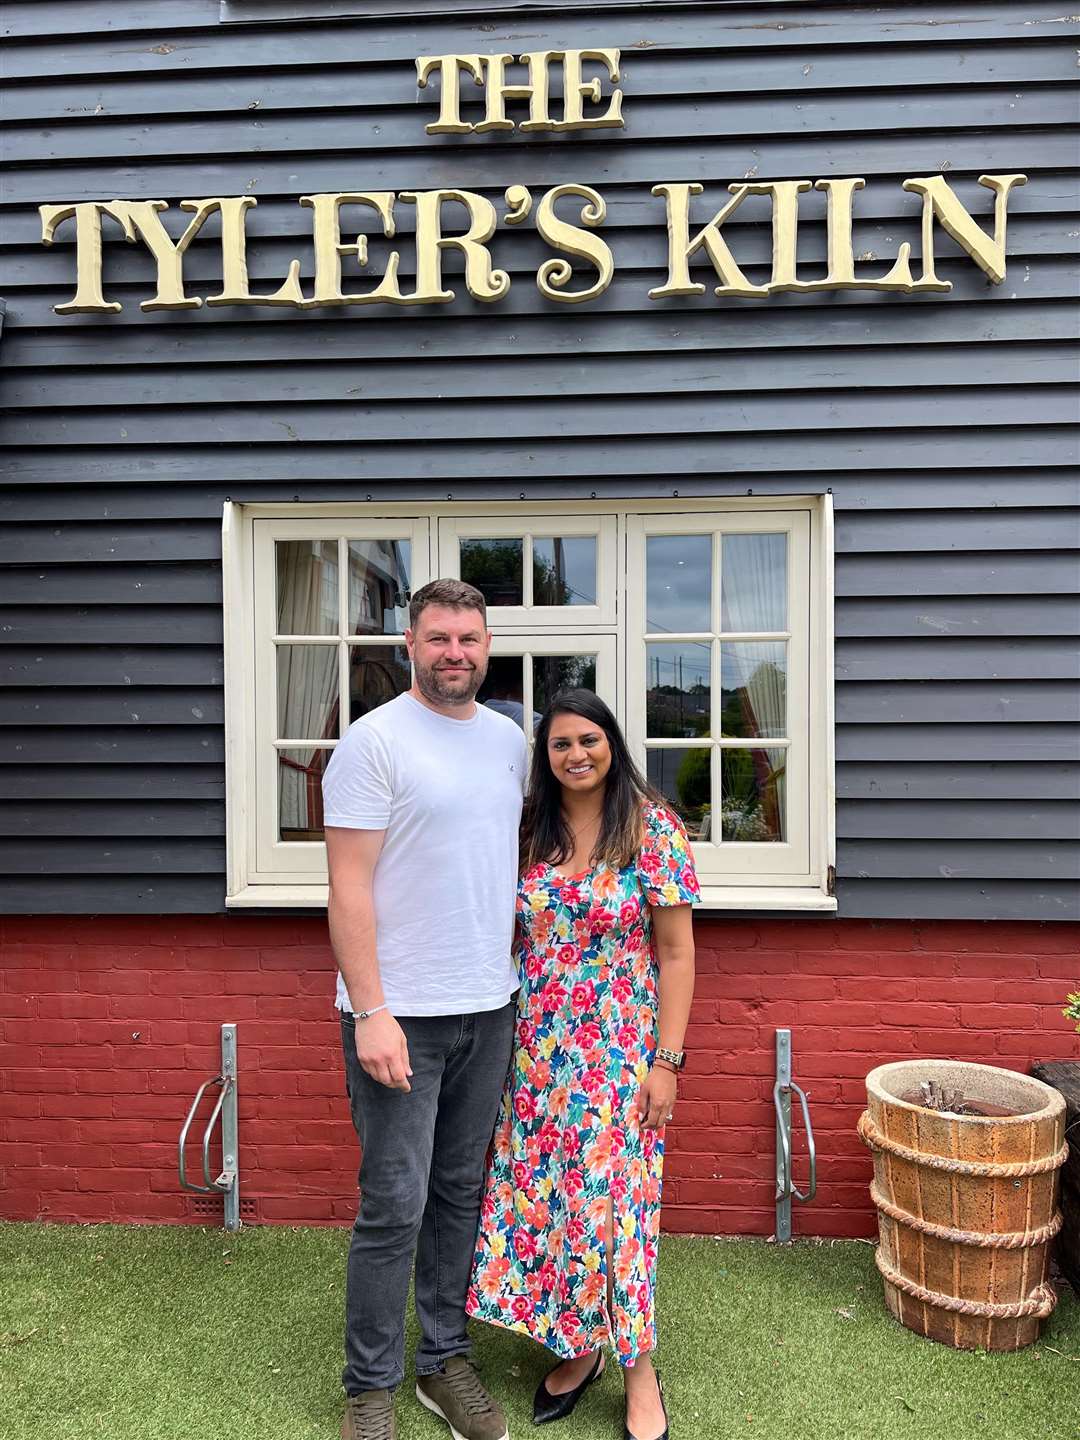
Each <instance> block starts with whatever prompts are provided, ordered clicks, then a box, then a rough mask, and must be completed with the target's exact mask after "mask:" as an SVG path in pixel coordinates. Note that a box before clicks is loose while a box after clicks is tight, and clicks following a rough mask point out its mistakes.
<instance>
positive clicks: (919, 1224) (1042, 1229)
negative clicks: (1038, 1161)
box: [870, 1185, 1064, 1250]
mask: <svg viewBox="0 0 1080 1440" xmlns="http://www.w3.org/2000/svg"><path fill="white" fill-rule="evenodd" d="M870 1199H871V1200H873V1202H874V1204H875V1205H876V1206H877V1208H878V1209H879V1210H880V1211H881V1212H882V1213H883V1214H885V1215H888V1216H889V1218H890V1219H892V1220H896V1221H899V1223H900V1224H901V1225H906V1226H907V1227H908V1229H909V1230H918V1231H920V1232H921V1233H922V1234H923V1235H932V1236H933V1237H934V1239H935V1240H948V1241H950V1242H951V1243H952V1244H954V1245H975V1246H977V1247H978V1248H979V1249H980V1250H1027V1249H1029V1248H1030V1247H1031V1246H1033V1245H1044V1244H1045V1243H1046V1241H1047V1240H1052V1239H1053V1238H1054V1236H1055V1235H1056V1234H1057V1233H1058V1231H1059V1230H1060V1229H1061V1225H1062V1221H1063V1219H1064V1217H1063V1215H1062V1213H1061V1211H1060V1210H1058V1211H1057V1213H1056V1214H1055V1215H1054V1218H1053V1219H1052V1220H1049V1221H1048V1222H1047V1223H1046V1224H1045V1225H1040V1226H1039V1228H1038V1229H1037V1230H1012V1231H1007V1232H1004V1233H1002V1234H997V1235H995V1234H987V1233H986V1232H985V1231H982V1230H954V1229H953V1227H952V1226H951V1225H936V1224H935V1223H934V1222H933V1221H932V1220H924V1219H923V1218H922V1216H921V1215H912V1214H911V1213H910V1212H909V1211H907V1210H901V1208H900V1206H899V1205H894V1204H893V1203H892V1201H891V1200H886V1199H885V1196H884V1195H882V1193H881V1191H880V1190H879V1189H878V1188H877V1186H876V1185H871V1186H870Z"/></svg>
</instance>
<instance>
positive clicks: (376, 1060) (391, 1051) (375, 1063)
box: [356, 1010, 412, 1090]
mask: <svg viewBox="0 0 1080 1440" xmlns="http://www.w3.org/2000/svg"><path fill="white" fill-rule="evenodd" d="M356 1058H357V1059H358V1060H359V1061H360V1066H361V1069H362V1070H363V1071H364V1073H365V1074H367V1075H370V1076H371V1078H372V1080H377V1081H378V1082H379V1084H380V1085H386V1086H388V1087H389V1088H390V1089H392V1090H410V1089H412V1086H411V1085H410V1084H409V1076H410V1075H411V1074H412V1067H411V1066H410V1064H409V1044H408V1041H407V1040H406V1039H405V1032H404V1030H402V1028H401V1026H400V1025H399V1024H398V1022H397V1021H396V1020H395V1019H394V1017H393V1015H391V1014H390V1011H389V1010H380V1011H379V1012H378V1014H377V1015H372V1016H371V1018H370V1019H369V1020H357V1022H356Z"/></svg>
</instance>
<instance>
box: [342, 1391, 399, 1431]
mask: <svg viewBox="0 0 1080 1440" xmlns="http://www.w3.org/2000/svg"><path fill="white" fill-rule="evenodd" d="M341 1440H397V1426H396V1425H395V1424H394V1397H393V1396H392V1395H391V1394H390V1391H389V1390H364V1391H362V1392H361V1393H360V1394H359V1395H350V1396H349V1398H348V1399H347V1400H346V1402H345V1414H344V1415H343V1416H342V1419H341Z"/></svg>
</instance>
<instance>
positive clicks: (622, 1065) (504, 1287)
mask: <svg viewBox="0 0 1080 1440" xmlns="http://www.w3.org/2000/svg"><path fill="white" fill-rule="evenodd" d="M698 893H699V891H698V882H697V877H696V875H695V873H694V866H693V861H692V859H691V856H690V845H689V842H688V841H687V838H686V832H685V831H684V830H683V828H682V825H681V824H680V823H679V821H678V820H677V819H676V818H675V816H674V815H672V814H671V812H670V811H668V810H666V809H664V808H663V807H661V806H658V805H648V806H646V807H645V811H644V839H643V843H642V848H641V850H640V852H639V853H638V855H637V857H636V859H635V861H634V862H633V863H632V864H630V865H627V866H625V867H624V868H623V869H621V870H614V869H612V868H611V867H610V866H609V865H606V864H601V865H600V866H598V867H597V868H596V869H594V870H591V871H588V872H586V873H585V874H583V875H579V876H574V877H572V878H566V877H564V876H562V875H560V874H559V873H558V871H557V870H555V869H553V868H552V866H550V865H547V864H541V865H536V866H534V867H533V868H532V869H531V870H529V871H528V872H527V873H526V874H525V875H524V876H523V877H522V879H521V882H520V884H519V886H518V897H517V914H518V924H519V932H518V933H519V961H520V966H521V980H522V984H521V991H520V995H519V1000H518V1014H517V1032H516V1039H515V1046H514V1058H513V1062H512V1066H511V1071H510V1076H509V1080H508V1083H507V1089H506V1093H505V1094H504V1096H503V1101H502V1109H501V1111H500V1115H499V1120H498V1123H497V1125H496V1129H495V1136H494V1140H493V1143H492V1152H491V1160H490V1165H489V1170H488V1175H487V1181H486V1184H485V1189H484V1198H483V1205H482V1208H481V1216H480V1232H479V1236H478V1239H477V1244H476V1254H475V1257H474V1262H473V1276H472V1284H471V1286H470V1289H469V1295H468V1301H467V1306H466V1308H467V1311H468V1313H469V1314H470V1315H472V1316H474V1317H475V1318H477V1319H479V1320H486V1321H488V1322H489V1323H491V1324H494V1325H502V1326H505V1327H506V1328H508V1329H510V1330H518V1331H521V1332H522V1333H524V1334H526V1335H531V1336H532V1337H533V1339H534V1340H539V1341H540V1343H541V1344H543V1345H546V1346H547V1347H548V1348H549V1349H551V1350H553V1351H555V1353H556V1354H557V1355H559V1356H561V1357H563V1358H565V1359H569V1358H570V1357H572V1356H575V1355H581V1354H584V1353H585V1352H586V1351H588V1350H591V1349H595V1348H596V1347H598V1346H600V1345H608V1346H610V1347H612V1349H613V1350H614V1352H615V1355H616V1356H617V1358H618V1359H619V1361H620V1362H621V1363H622V1364H624V1365H632V1364H633V1363H634V1362H635V1360H636V1359H637V1358H638V1356H639V1355H641V1354H643V1353H644V1352H645V1351H647V1350H651V1349H653V1348H654V1347H655V1344H656V1328H655V1320H654V1315H653V1292H654V1288H655V1281H656V1253H657V1240H658V1236H659V1231H660V1182H661V1174H662V1171H663V1160H664V1141H663V1130H659V1131H656V1130H643V1129H642V1128H641V1126H640V1124H639V1117H638V1106H637V1102H638V1093H639V1091H640V1088H641V1085H642V1082H643V1081H644V1080H645V1078H646V1076H647V1075H648V1073H649V1065H650V1062H651V1059H652V1056H653V1053H654V1051H655V1049H656V1044H657V1038H656V1036H657V998H658V991H657V976H658V969H657V963H656V953H655V947H654V944H653V936H652V922H651V916H650V913H649V907H650V906H662V905H688V904H690V903H691V902H692V901H693V900H694V899H696V898H697V895H698ZM609 1200H610V1201H611V1203H612V1209H613V1214H614V1222H615V1225H614V1228H615V1235H614V1265H615V1273H614V1275H613V1276H612V1299H613V1310H614V1313H613V1314H612V1315H610V1316H609V1314H608V1283H607V1256H606V1251H605V1243H604V1241H605V1230H606V1228H607V1207H608V1201H609Z"/></svg>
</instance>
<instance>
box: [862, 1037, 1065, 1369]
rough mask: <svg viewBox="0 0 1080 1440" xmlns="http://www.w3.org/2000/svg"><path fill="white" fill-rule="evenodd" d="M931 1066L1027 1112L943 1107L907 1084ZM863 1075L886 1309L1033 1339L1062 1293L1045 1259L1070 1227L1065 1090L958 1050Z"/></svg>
mask: <svg viewBox="0 0 1080 1440" xmlns="http://www.w3.org/2000/svg"><path fill="white" fill-rule="evenodd" d="M926 1080H933V1081H936V1082H937V1084H938V1085H939V1086H942V1087H944V1088H945V1089H947V1090H949V1091H954V1090H960V1091H962V1092H963V1094H964V1095H965V1096H966V1097H967V1099H968V1100H971V1101H982V1102H985V1103H989V1104H990V1105H993V1106H995V1107H1000V1108H1004V1109H1007V1110H1010V1111H1015V1112H1018V1113H1015V1114H1010V1115H1005V1116H1000V1117H999V1116H981V1115H972V1116H960V1115H949V1114H940V1113H938V1112H936V1111H933V1110H928V1109H926V1108H925V1107H923V1106H921V1105H913V1104H909V1103H908V1102H907V1101H905V1100H903V1099H901V1098H900V1097H901V1096H903V1095H905V1094H909V1093H910V1092H911V1091H912V1090H916V1089H917V1087H918V1086H919V1085H920V1084H921V1083H922V1082H923V1081H926ZM866 1089H867V1096H868V1101H869V1104H868V1108H867V1109H866V1111H865V1112H864V1113H863V1116H862V1118H861V1119H860V1121H859V1134H860V1136H861V1137H862V1139H863V1140H864V1141H865V1143H866V1144H867V1145H869V1146H870V1148H871V1149H872V1150H873V1152H874V1183H873V1185H872V1187H871V1194H872V1196H873V1200H874V1204H875V1205H876V1206H877V1210H878V1234H879V1237H880V1242H881V1243H880V1244H879V1246H878V1249H877V1254H876V1257H875V1258H876V1260H877V1266H878V1269H879V1270H880V1271H881V1274H882V1277H883V1279H884V1281H885V1302H886V1304H887V1305H888V1307H889V1309H890V1310H891V1311H892V1313H893V1314H894V1315H895V1316H896V1318H897V1319H898V1320H899V1321H900V1322H901V1324H903V1325H906V1326H907V1327H908V1329H909V1330H915V1331H917V1332H918V1333H919V1334H920V1335H926V1336H929V1337H930V1338H931V1339H933V1340H940V1341H942V1342H943V1343H944V1344H946V1345H952V1346H955V1347H956V1348H958V1349H964V1350H970V1349H987V1350H1019V1349H1021V1348H1022V1347H1023V1346H1025V1345H1030V1344H1031V1343H1032V1341H1033V1340H1035V1339H1036V1338H1037V1337H1038V1333H1039V1326H1040V1324H1041V1322H1042V1321H1043V1320H1044V1319H1045V1318H1046V1316H1047V1315H1049V1314H1050V1312H1051V1310H1053V1308H1054V1305H1055V1304H1056V1303H1057V1296H1056V1295H1055V1294H1054V1291H1053V1290H1052V1289H1051V1288H1050V1286H1049V1285H1048V1284H1047V1270H1048V1265H1049V1254H1050V1241H1051V1240H1052V1239H1053V1237H1054V1235H1055V1234H1056V1233H1057V1231H1058V1230H1059V1229H1060V1228H1061V1212H1060V1211H1059V1210H1058V1208H1057V1201H1058V1171H1059V1169H1060V1167H1061V1165H1062V1163H1063V1162H1064V1159H1065V1156H1066V1154H1067V1148H1066V1145H1065V1139H1064V1136H1065V1102H1064V1100H1063V1099H1062V1097H1061V1096H1060V1095H1059V1094H1058V1092H1057V1091H1056V1090H1053V1089H1051V1087H1050V1086H1049V1085H1044V1084H1043V1083H1042V1082H1041V1081H1039V1080H1035V1079H1032V1078H1031V1077H1030V1076H1027V1075H1017V1074H1014V1072H1013V1071H1011V1070H998V1069H996V1068H995V1067H993V1066H990V1065H968V1064H962V1063H960V1062H959V1061H952V1060H904V1061H900V1062H898V1063H897V1064H893V1065H881V1066H879V1067H878V1068H877V1069H876V1070H873V1071H872V1072H871V1073H870V1074H869V1075H868V1076H867V1078H866Z"/></svg>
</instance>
